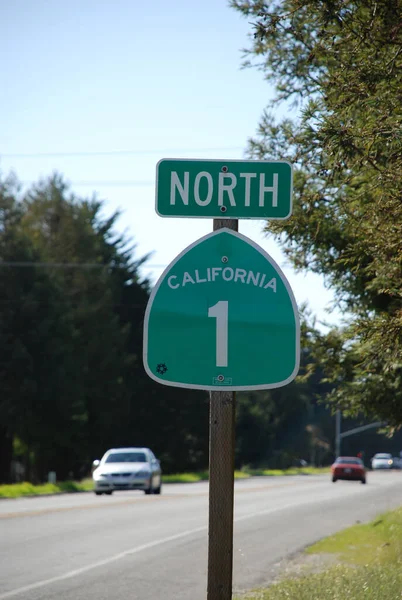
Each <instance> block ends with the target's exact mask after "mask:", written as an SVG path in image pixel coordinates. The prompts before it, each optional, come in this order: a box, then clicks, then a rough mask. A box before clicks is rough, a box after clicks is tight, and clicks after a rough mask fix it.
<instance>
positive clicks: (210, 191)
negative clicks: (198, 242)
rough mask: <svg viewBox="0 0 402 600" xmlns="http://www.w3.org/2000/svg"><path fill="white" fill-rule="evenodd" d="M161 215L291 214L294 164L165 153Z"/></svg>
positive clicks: (159, 177)
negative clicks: (177, 156) (176, 156)
mask: <svg viewBox="0 0 402 600" xmlns="http://www.w3.org/2000/svg"><path fill="white" fill-rule="evenodd" d="M156 212H157V213H158V215H160V216H161V217H194V218H208V219H210V218H222V217H224V218H225V219H287V218H288V217H289V216H290V215H291V213H292V165H291V164H290V163H289V162H287V161H265V160H198V159H192V160H186V159H166V158H165V159H162V160H160V161H159V162H158V164H157V166H156Z"/></svg>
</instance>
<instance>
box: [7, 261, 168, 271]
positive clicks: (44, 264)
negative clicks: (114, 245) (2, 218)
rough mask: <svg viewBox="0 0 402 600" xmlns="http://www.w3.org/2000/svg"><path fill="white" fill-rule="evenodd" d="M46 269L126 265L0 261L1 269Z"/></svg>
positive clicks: (97, 267) (155, 266)
mask: <svg viewBox="0 0 402 600" xmlns="http://www.w3.org/2000/svg"><path fill="white" fill-rule="evenodd" d="M33 266H34V267H45V268H52V267H56V268H64V269H125V268H127V266H126V265H122V266H120V265H108V264H99V263H56V262H35V261H6V260H0V267H16V268H24V267H33ZM166 266H167V265H152V264H151V265H145V264H144V265H139V266H138V267H136V268H138V269H140V268H145V269H165V268H166Z"/></svg>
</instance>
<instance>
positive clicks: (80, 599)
mask: <svg viewBox="0 0 402 600" xmlns="http://www.w3.org/2000/svg"><path fill="white" fill-rule="evenodd" d="M367 479H368V484H367V485H361V484H360V483H358V482H342V481H338V482H337V483H336V484H332V483H331V482H330V479H329V476H304V477H303V476H296V477H274V478H252V479H248V480H240V481H237V482H236V484H235V533H234V569H233V587H234V591H241V590H244V589H248V588H251V587H254V586H258V585H262V584H264V583H266V582H268V581H270V580H272V578H273V577H274V576H275V575H276V574H277V572H278V569H279V568H280V563H281V560H283V559H285V558H286V557H288V556H289V555H291V554H293V553H295V552H297V551H299V550H301V549H302V548H303V547H305V546H306V545H308V544H311V543H312V542H314V541H316V540H318V539H320V538H321V537H323V536H326V535H329V534H332V533H334V532H335V531H338V530H340V529H343V528H345V527H347V526H349V525H352V524H354V523H356V521H361V522H364V521H367V520H369V519H371V518H373V517H374V516H375V515H377V514H378V513H380V512H383V511H385V510H388V509H391V508H395V507H397V506H400V505H401V504H402V471H401V472H397V471H395V472H375V473H373V472H370V473H368V478H367ZM207 527H208V485H207V483H197V484H187V485H177V484H176V485H165V486H164V489H163V494H162V495H161V496H145V495H144V494H142V493H141V492H120V493H115V494H113V496H111V497H108V496H100V497H96V496H95V495H94V494H92V493H88V494H73V495H63V496H51V497H46V498H27V499H19V500H2V501H0V600H5V599H6V598H15V599H16V600H21V599H26V600H55V599H56V598H57V599H58V600H59V599H60V600H95V599H96V600H106V599H107V600H162V599H163V600H205V598H206V584H207V536H208V533H207Z"/></svg>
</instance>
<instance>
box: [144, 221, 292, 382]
mask: <svg viewBox="0 0 402 600" xmlns="http://www.w3.org/2000/svg"><path fill="white" fill-rule="evenodd" d="M299 341H300V330H299V318H298V310H297V306H296V302H295V299H294V296H293V293H292V290H291V288H290V286H289V283H288V282H287V280H286V278H285V276H284V274H283V273H282V271H281V269H280V268H279V267H278V265H277V264H276V263H275V261H274V260H273V259H272V258H271V257H270V256H269V255H268V254H267V253H266V252H265V251H264V250H263V249H262V248H260V247H259V246H258V245H257V244H255V243H254V242H252V241H251V240H249V239H248V238H246V237H245V236H243V235H241V234H239V233H237V232H234V231H232V230H230V229H219V230H217V231H215V232H213V233H210V234H208V235H206V236H205V237H203V238H201V239H199V240H198V241H196V242H194V243H193V244H191V245H190V246H189V247H188V248H186V249H185V250H184V251H183V252H182V253H181V254H179V256H177V257H176V258H175V259H174V260H173V262H172V263H171V264H170V265H169V266H168V267H167V269H166V270H165V271H164V273H163V274H162V275H161V277H160V279H159V280H158V282H157V284H156V286H155V288H154V290H153V291H152V294H151V297H150V299H149V302H148V306H147V309H146V314H145V322H144V348H143V360H144V366H145V370H146V372H147V373H148V375H149V376H150V377H151V378H152V379H154V380H155V381H158V382H159V383H162V384H165V385H171V386H177V387H183V388H193V389H204V390H220V391H222V390H228V391H232V390H253V389H269V388H276V387H281V386H283V385H286V384H288V383H290V382H291V381H292V380H293V379H294V377H295V376H296V374H297V372H298V369H299Z"/></svg>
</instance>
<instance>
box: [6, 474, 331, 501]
mask: <svg viewBox="0 0 402 600" xmlns="http://www.w3.org/2000/svg"><path fill="white" fill-rule="evenodd" d="M328 472H329V468H328V467H322V468H320V467H304V468H300V469H299V468H297V469H248V468H243V469H242V470H241V471H235V479H247V478H248V477H256V476H270V477H272V476H278V475H314V474H321V473H328ZM162 481H163V483H196V482H197V481H208V471H199V472H196V473H173V474H169V475H163V476H162ZM92 490H93V481H92V479H90V478H89V479H83V480H82V481H60V482H57V483H43V484H41V485H34V484H32V483H28V482H27V481H24V482H22V483H13V484H10V485H0V498H19V497H22V496H43V495H46V494H62V493H73V492H89V491H92Z"/></svg>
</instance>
